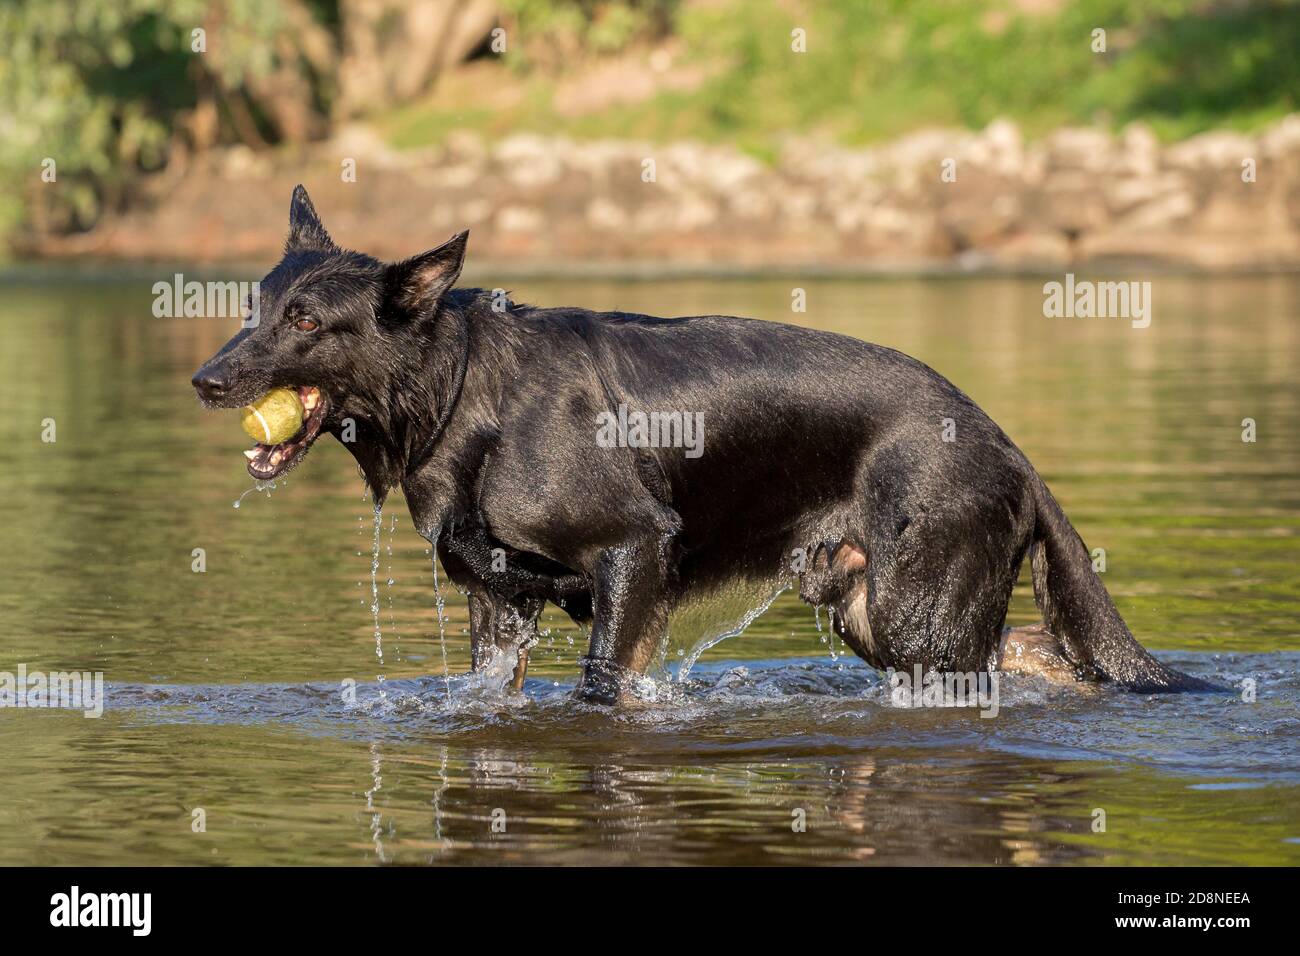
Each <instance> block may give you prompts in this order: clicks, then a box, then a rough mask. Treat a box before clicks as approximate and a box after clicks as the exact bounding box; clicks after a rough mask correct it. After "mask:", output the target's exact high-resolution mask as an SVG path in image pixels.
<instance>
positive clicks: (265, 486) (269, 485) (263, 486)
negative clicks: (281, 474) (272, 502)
mask: <svg viewBox="0 0 1300 956" xmlns="http://www.w3.org/2000/svg"><path fill="white" fill-rule="evenodd" d="M288 483H289V480H288V479H287V478H277V479H275V480H274V481H254V482H253V487H251V488H249V489H248V490H247V491H245V492H244V493H243V494H242V495H240V496H239V497H238V498H236V499H235V501H234V503H233V504H232V505H231V507H232V508H238V507H239V506H240V505H241V504H243V502H244V499H245V498H247V497H248V496H249V495H251V494H253V493H254V492H256V491H265V492H266V497H268V498H269V497H271V492H273V491H274V490H275V489H276V488H278V487H279V486H280V485H282V484H284V485H287V484H288Z"/></svg>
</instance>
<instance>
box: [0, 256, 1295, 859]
mask: <svg viewBox="0 0 1300 956" xmlns="http://www.w3.org/2000/svg"><path fill="white" fill-rule="evenodd" d="M151 281H152V277H143V278H141V279H139V280H138V281H124V282H118V283H113V284H98V283H66V282H61V283H54V282H50V283H47V284H44V285H19V284H10V285H5V286H3V290H4V293H5V294H4V296H3V298H2V299H0V345H2V346H3V347H2V348H0V382H2V383H3V385H0V437H3V441H0V509H2V510H3V514H2V515H0V520H2V521H3V525H4V527H5V528H6V529H7V541H6V543H7V547H5V548H4V549H0V582H3V584H2V585H0V671H4V670H9V671H12V670H14V669H15V668H16V666H17V665H18V664H19V663H26V664H27V665H28V667H29V668H31V669H43V670H58V669H77V670H102V671H104V672H105V676H106V680H107V682H108V685H109V687H108V711H107V713H106V714H105V716H104V717H103V718H102V719H100V720H86V719H83V718H82V717H80V716H79V715H74V714H70V713H61V712H55V711H36V710H24V711H13V710H0V752H3V753H4V754H5V758H6V768H7V769H6V773H5V774H4V775H3V777H2V778H0V780H2V782H0V847H3V849H2V850H0V863H16V862H26V861H32V860H36V861H41V862H49V863H74V862H99V863H107V862H130V863H146V862H173V861H174V862H225V863H309V862H344V863H346V862H356V863H364V862H397V863H410V862H435V863H436V862H444V861H445V862H457V863H466V862H562V861H574V862H617V861H632V862H669V861H672V862H706V861H707V862H743V863H752V862H818V861H826V862H853V861H860V862H890V863H897V862H979V863H1040V862H1065V861H1081V862H1123V863H1137V862H1147V861H1152V862H1169V863H1174V862H1229V861H1240V862H1273V863H1280V862H1295V861H1296V860H1297V858H1298V857H1300V850H1298V849H1297V847H1298V846H1300V843H1297V840H1300V808H1298V802H1297V800H1296V796H1297V788H1298V787H1300V761H1298V760H1297V756H1296V750H1297V748H1296V740H1297V735H1300V686H1298V685H1297V680H1296V674H1295V672H1296V663H1297V662H1298V661H1300V653H1297V652H1300V639H1298V638H1297V627H1296V623H1295V622H1296V608H1297V607H1298V606H1300V603H1298V601H1300V594H1298V593H1297V591H1298V588H1297V579H1296V574H1295V567H1296V559H1297V544H1296V542H1297V529H1298V528H1300V487H1298V486H1297V482H1296V475H1297V472H1298V471H1300V450H1298V447H1297V440H1296V436H1297V435H1300V398H1298V397H1297V392H1296V386H1295V384H1294V383H1295V381H1296V379H1297V373H1298V372H1300V368H1298V367H1297V366H1300V361H1298V356H1300V349H1298V348H1297V337H1298V335H1300V333H1298V332H1297V329H1296V324H1295V320H1294V316H1295V315H1296V311H1297V309H1296V306H1297V302H1298V300H1300V281H1297V280H1294V279H1282V278H1257V279H1215V280H1197V279H1176V278H1163V279H1157V280H1156V281H1155V283H1154V308H1155V311H1154V319H1153V323H1152V326H1151V328H1149V329H1146V330H1141V331H1139V330H1133V329H1131V328H1130V327H1129V326H1128V325H1127V323H1108V322H1106V321H1105V320H1097V321H1094V322H1088V321H1068V320H1056V321H1053V320H1048V319H1045V318H1044V317H1043V316H1042V310H1041V303H1042V296H1041V291H1040V290H1041V282H1034V281H1022V280H1009V279H979V280H974V279H973V280H942V281H926V282H913V281H897V282H861V283H854V282H843V281H835V282H830V281H828V282H801V283H798V284H799V285H801V286H803V287H805V288H807V290H808V302H809V311H808V312H807V313H806V314H801V315H795V316H792V315H790V314H789V313H788V312H787V311H785V310H788V308H789V301H790V297H789V288H788V287H789V285H791V283H782V282H771V281H745V282H740V281H725V282H703V281H692V282H673V283H662V282H659V283H624V284H618V283H606V282H602V283H572V282H564V283H561V282H538V281H530V282H527V283H522V284H518V285H516V286H515V291H516V294H517V295H518V297H519V298H521V299H524V300H528V301H536V302H539V303H545V304H554V303H560V302H569V303H575V304H582V305H586V306H591V307H596V308H601V307H618V308H625V309H628V310H640V311H648V312H656V313H661V314H691V313H707V312H731V313H740V314H749V315H755V316H758V317H760V318H767V319H778V320H786V321H789V320H794V321H800V322H806V323H809V324H814V325H818V326H821V327H825V328H830V329H834V330H836V331H841V332H845V333H847V334H851V335H856V336H859V337H862V338H866V339H870V340H872V341H876V342H880V343H882V344H886V345H891V346H894V347H897V348H901V349H902V350H904V351H907V352H909V353H911V354H913V355H916V356H917V357H919V358H921V359H922V360H924V361H926V362H927V363H928V364H930V365H931V366H933V367H935V368H937V369H938V370H939V371H941V372H943V373H944V374H946V375H947V376H949V377H950V378H952V379H953V380H954V381H955V382H957V383H958V384H959V385H960V386H961V387H962V388H963V389H964V390H966V391H967V392H968V393H969V394H970V395H971V396H972V397H974V398H975V399H976V401H978V402H980V403H981V404H982V405H983V406H984V407H985V408H986V409H987V410H988V411H989V412H990V414H991V415H992V416H993V417H994V418H995V419H996V420H997V421H998V422H999V423H1000V424H1002V425H1003V427H1004V428H1005V429H1006V430H1007V432H1008V433H1009V434H1010V435H1011V436H1012V437H1013V438H1014V439H1015V440H1016V441H1017V442H1018V443H1019V444H1020V445H1021V447H1022V448H1024V449H1025V450H1026V452H1027V453H1028V454H1029V456H1030V458H1031V459H1032V460H1033V461H1034V462H1035V463H1036V464H1037V465H1038V467H1039V469H1040V471H1042V473H1043V474H1044V475H1045V476H1046V478H1047V480H1048V481H1049V483H1050V484H1051V485H1052V487H1053V489H1054V491H1055V492H1056V494H1057V496H1058V497H1059V498H1060V499H1061V500H1062V502H1063V503H1064V505H1065V507H1066V510H1067V511H1068V512H1069V514H1070V515H1071V517H1072V519H1073V520H1074V522H1075V524H1076V525H1077V526H1078V527H1079V529H1080V531H1081V533H1082V534H1083V535H1084V538H1085V540H1086V541H1087V542H1088V545H1089V547H1090V548H1094V547H1101V548H1104V549H1105V551H1106V561H1107V568H1106V574H1105V580H1106V583H1107V585H1108V587H1109V588H1110V590H1111V593H1112V594H1113V595H1114V596H1115V598H1116V601H1117V603H1118V604H1119V606H1120V608H1121V610H1122V612H1123V613H1124V615H1125V617H1126V618H1127V619H1128V620H1129V622H1130V624H1131V625H1132V627H1133V629H1134V631H1135V633H1137V634H1138V636H1139V638H1140V639H1142V640H1143V641H1144V642H1145V643H1147V644H1148V645H1149V646H1152V647H1155V648H1160V649H1162V650H1163V651H1164V652H1166V656H1168V657H1169V658H1170V659H1171V660H1172V661H1174V662H1175V663H1176V664H1177V665H1178V666H1180V667H1183V668H1185V669H1187V670H1190V671H1192V672H1194V673H1198V674H1208V675H1214V676H1216V677H1217V678H1218V679H1220V680H1223V681H1234V682H1239V681H1241V680H1242V679H1244V678H1250V679H1253V680H1255V681H1256V684H1257V690H1258V699H1257V701H1256V702H1255V703H1253V704H1251V703H1245V702H1243V701H1241V700H1240V699H1239V698H1238V697H1235V696H1230V695H1211V696H1209V697H1202V696H1197V697H1183V698H1159V699H1148V698H1140V697H1133V696H1131V695H1123V694H1115V693H1111V692H1109V691H1104V692H1100V693H1096V692H1094V693H1083V694H1079V693H1069V692H1062V691H1053V690H1050V689H1049V688H1046V687H1043V686H1039V685H1037V684H1035V683H1034V682H1033V681H1032V680H1029V679H1021V680H1019V681H1016V680H1012V679H1007V680H1006V681H1005V682H1004V688H1003V695H1002V696H1003V700H1002V708H1001V711H1000V714H999V717H998V718H996V719H994V720H980V719H979V718H978V717H977V715H976V713H975V712H973V711H953V710H948V711H933V710H920V711H909V710H900V709H897V708H893V707H890V706H889V703H888V700H887V698H886V696H885V695H884V692H883V689H882V687H881V686H880V678H879V675H876V674H874V673H873V672H871V671H869V670H867V669H866V668H865V667H864V666H863V665H861V663H860V662H858V661H857V660H856V658H854V657H853V656H852V655H851V654H850V655H848V656H847V657H846V656H844V648H842V647H841V646H839V645H838V643H835V644H834V645H833V646H832V645H831V644H829V643H828V641H829V634H828V632H827V630H826V629H825V627H824V621H823V622H822V624H823V626H822V627H821V628H819V627H818V626H817V623H816V622H815V621H814V617H813V612H812V609H810V608H807V607H805V606H803V605H801V604H799V603H798V601H797V600H796V599H794V598H793V596H792V595H790V594H788V593H787V594H783V595H781V596H779V597H778V598H777V600H776V601H775V603H774V604H773V606H772V607H771V608H770V609H769V610H768V611H767V612H766V613H764V614H762V615H761V616H760V617H758V618H757V620H755V621H753V623H752V624H750V625H749V626H748V628H747V629H746V630H745V633H744V634H743V635H742V636H739V637H732V638H729V639H727V640H724V641H722V642H721V643H718V644H717V645H716V646H709V645H710V640H711V638H712V637H715V636H716V635H718V634H721V633H724V632H725V631H726V630H727V629H728V628H729V622H736V621H739V620H742V619H743V617H744V616H745V612H746V611H747V610H749V609H751V608H753V607H756V606H757V605H759V604H761V603H762V601H763V600H765V599H766V597H768V596H769V595H767V594H762V595H750V594H745V595H731V596H728V597H727V598H726V599H724V600H722V601H719V602H715V603H714V604H712V605H710V606H707V607H704V608H699V607H692V608H688V609H685V610H684V611H683V612H682V613H681V614H679V615H677V616H676V617H675V619H674V621H673V633H672V637H671V642H670V645H669V647H668V648H666V649H665V660H666V664H667V670H668V672H669V673H677V674H681V673H683V671H685V672H686V673H687V676H686V680H685V682H684V683H665V684H663V685H662V691H663V692H662V693H661V694H660V695H659V698H660V700H659V701H658V702H657V703H655V704H653V705H647V706H644V707H640V708H635V709H631V710H628V711H624V712H618V713H612V714H611V713H608V712H604V711H599V710H592V709H589V708H585V707H583V706H581V705H578V704H576V703H574V702H573V701H571V700H570V699H569V698H568V691H569V690H570V689H571V687H572V683H573V680H574V677H575V675H576V658H577V656H578V655H579V654H580V653H582V651H583V649H584V644H585V635H584V634H583V633H582V632H581V631H580V630H579V629H578V628H577V627H576V626H574V625H573V624H571V623H570V622H568V621H567V618H565V617H563V615H560V614H558V613H548V615H547V616H546V618H545V619H544V625H545V628H546V632H545V633H544V635H543V638H542V642H541V644H540V645H539V646H538V648H536V649H535V651H534V654H533V669H532V670H531V671H530V679H529V681H528V683H527V685H526V687H525V690H524V694H523V695H512V694H509V693H506V692H504V691H503V690H502V689H501V681H500V680H495V681H494V680H491V679H483V678H478V677H465V676H463V673H462V672H463V671H464V669H465V668H466V667H467V665H468V659H469V653H468V643H467V632H468V623H467V617H466V613H465V606H464V601H463V599H462V598H461V596H460V595H459V594H457V593H455V591H454V590H452V589H450V588H446V587H444V593H443V594H442V595H441V596H439V595H438V594H436V593H435V590H434V587H433V584H434V581H433V576H432V574H431V571H430V564H429V561H430V556H429V553H428V550H427V546H426V544H425V542H424V541H422V540H421V539H420V538H419V537H418V536H416V535H415V534H414V532H413V531H412V529H411V527H410V523H409V520H408V519H407V516H406V513H405V508H404V505H403V504H402V502H401V501H400V499H393V500H392V501H390V502H389V503H388V504H387V505H386V507H385V509H384V512H383V514H382V516H381V517H380V518H379V519H378V520H376V516H375V514H374V510H373V507H372V505H371V503H370V502H369V501H368V500H366V498H365V496H364V492H363V489H362V487H361V483H360V481H359V480H358V479H357V477H356V473H355V469H354V467H353V466H352V464H351V459H350V457H349V456H348V455H347V454H346V453H345V452H344V451H343V450H342V449H341V448H339V447H337V446H336V445H334V444H333V443H329V442H322V443H321V445H320V446H318V447H317V449H316V450H315V451H314V452H313V454H312V455H311V457H310V459H309V460H308V461H307V463H306V464H305V465H304V466H303V467H302V468H300V469H299V470H297V471H296V472H295V473H294V474H293V476H291V479H290V480H289V481H288V482H280V483H279V487H278V488H276V489H275V490H274V492H273V493H272V494H271V495H270V496H269V497H268V496H266V495H263V494H256V493H255V494H250V495H248V496H247V497H244V498H242V503H241V506H240V507H239V509H238V510H236V509H233V508H232V507H231V503H232V502H233V501H234V500H235V499H236V498H239V497H240V496H241V495H242V494H243V493H244V492H245V491H247V490H248V488H249V487H250V485H251V481H250V479H248V478H247V476H246V475H245V473H244V471H243V459H242V457H241V456H240V454H239V451H240V449H241V447H242V444H243V438H242V435H241V433H240V430H239V428H238V427H237V424H236V421H235V419H234V417H233V413H232V416H225V415H221V414H205V413H202V412H201V411H200V410H199V408H198V406H197V403H196V402H195V400H194V398H193V396H192V394H191V392H190V389H189V385H188V379H189V374H190V373H191V372H192V370H193V369H194V368H195V367H197V365H198V364H199V362H200V361H201V360H202V359H204V358H205V357H206V356H207V355H209V354H211V352H212V351H213V350H214V349H215V348H216V346H217V345H219V344H220V343H221V342H222V341H224V340H225V338H227V337H228V335H229V334H230V329H229V328H227V327H226V325H227V323H220V322H208V321H202V320H158V319H154V318H152V316H151V313H150V309H149V305H150V302H151V294H150V284H151ZM484 281H485V282H489V284H492V285H496V284H500V281H501V280H500V278H499V277H495V276H494V277H486V278H484ZM507 284H508V283H507ZM828 384H830V385H833V383H828ZM1247 417H1249V418H1253V419H1254V420H1255V421H1256V423H1257V429H1258V441H1257V442H1255V443H1243V442H1242V441H1241V429H1242V424H1241V422H1242V419H1243V418H1247ZM47 418H53V419H54V420H55V422H56V423H57V441H56V442H54V443H52V444H51V443H45V442H42V441H41V439H40V436H41V430H42V427H43V426H42V422H43V420H45V419H47ZM755 520H761V516H755ZM196 548H202V549H203V553H204V555H205V562H206V571H205V572H203V573H196V572H195V571H193V570H192V562H193V552H194V549H196ZM444 598H445V607H440V605H441V604H442V603H443V600H442V599H444ZM440 611H442V612H445V613H441V614H440ZM1035 618H1036V614H1035V611H1034V608H1033V602H1032V594H1031V593H1030V590H1029V588H1028V582H1027V580H1026V581H1023V582H1022V586H1021V587H1020V588H1018V589H1017V593H1016V596H1015V598H1014V600H1013V604H1012V613H1011V619H1012V622H1013V623H1027V622H1029V621H1031V620H1034V619H1035ZM440 638H445V640H440ZM696 648H700V649H703V654H702V656H701V657H700V659H699V662H698V663H696V664H695V665H694V666H693V667H691V666H689V665H688V664H687V662H688V661H690V660H691V654H692V651H693V649H696ZM706 648H707V649H706ZM377 653H379V654H381V655H382V656H380V657H379V658H377V656H376V655H377ZM444 653H445V655H446V661H447V666H448V668H449V670H450V674H451V676H450V678H446V677H444V668H443V660H444V658H443V654H444ZM381 678H382V679H381ZM349 691H354V695H353V694H352V693H350V692H349ZM198 807H202V808H204V809H205V811H206V820H207V830H206V832H204V833H194V832H192V830H191V813H192V811H193V810H194V809H195V808H198ZM1098 808H1101V809H1104V810H1105V811H1106V819H1107V828H1106V832H1105V833H1095V832H1093V829H1092V822H1093V811H1094V810H1096V809H1098ZM801 820H802V831H801V832H798V831H799V829H800V826H799V825H800V821H801Z"/></svg>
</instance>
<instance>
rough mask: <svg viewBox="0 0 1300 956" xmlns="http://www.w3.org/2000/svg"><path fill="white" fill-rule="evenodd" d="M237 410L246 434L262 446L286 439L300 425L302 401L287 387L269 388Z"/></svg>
mask: <svg viewBox="0 0 1300 956" xmlns="http://www.w3.org/2000/svg"><path fill="white" fill-rule="evenodd" d="M240 411H241V415H240V424H241V425H243V426H244V431H246V432H248V437H249V438H252V439H253V440H254V441H258V442H261V443H262V444H264V445H278V444H280V442H282V441H288V440H289V439H290V438H292V437H293V436H294V435H296V434H298V430H299V429H300V428H302V401H301V400H300V399H299V398H298V393H297V392H295V391H294V390H293V389H291V388H273V389H271V391H269V392H267V393H266V394H265V395H263V396H262V397H261V398H259V399H258V400H257V401H255V402H253V404H251V405H245V406H244V407H243V408H242V409H241V410H240Z"/></svg>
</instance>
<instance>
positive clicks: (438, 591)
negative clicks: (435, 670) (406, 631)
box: [433, 538, 451, 697]
mask: <svg viewBox="0 0 1300 956" xmlns="http://www.w3.org/2000/svg"><path fill="white" fill-rule="evenodd" d="M434 540H435V541H436V540H438V539H437V538H434ZM433 595H434V602H433V606H434V609H435V610H436V611H437V613H438V649H439V650H440V651H441V652H442V685H443V689H444V690H445V691H446V695H447V696H448V697H451V672H450V671H449V670H448V669H447V618H446V615H445V613H444V612H445V611H446V609H447V601H446V599H445V598H444V597H443V596H442V583H441V582H440V581H439V580H438V555H437V554H434V555H433Z"/></svg>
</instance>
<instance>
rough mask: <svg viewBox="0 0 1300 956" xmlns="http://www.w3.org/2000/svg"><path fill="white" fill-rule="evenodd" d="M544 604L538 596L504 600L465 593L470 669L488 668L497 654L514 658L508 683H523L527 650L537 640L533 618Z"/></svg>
mask: <svg viewBox="0 0 1300 956" xmlns="http://www.w3.org/2000/svg"><path fill="white" fill-rule="evenodd" d="M544 604H545V602H544V601H542V600H541V599H540V598H519V599H516V600H513V601H507V600H504V599H502V598H499V597H495V596H493V595H490V594H487V593H484V592H482V591H471V592H470V594H469V634H470V658H471V660H472V661H473V666H474V670H483V669H484V668H486V667H488V666H489V665H490V664H491V663H492V661H493V660H494V659H495V658H496V657H497V655H499V654H504V655H506V659H507V660H509V659H510V658H511V657H513V658H514V661H515V669H514V675H513V677H512V679H511V681H510V685H511V686H512V687H513V688H514V689H515V690H520V689H521V688H522V687H523V686H524V677H525V676H526V675H527V673H528V651H529V649H530V648H531V647H532V646H533V645H534V644H536V643H537V639H538V637H537V618H538V616H539V615H540V614H541V613H542V606H543V605H544Z"/></svg>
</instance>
